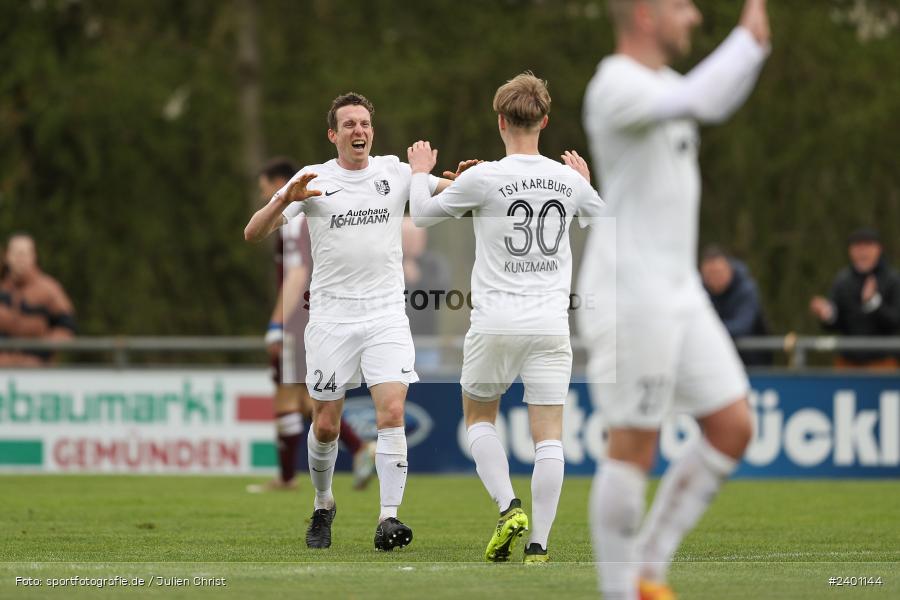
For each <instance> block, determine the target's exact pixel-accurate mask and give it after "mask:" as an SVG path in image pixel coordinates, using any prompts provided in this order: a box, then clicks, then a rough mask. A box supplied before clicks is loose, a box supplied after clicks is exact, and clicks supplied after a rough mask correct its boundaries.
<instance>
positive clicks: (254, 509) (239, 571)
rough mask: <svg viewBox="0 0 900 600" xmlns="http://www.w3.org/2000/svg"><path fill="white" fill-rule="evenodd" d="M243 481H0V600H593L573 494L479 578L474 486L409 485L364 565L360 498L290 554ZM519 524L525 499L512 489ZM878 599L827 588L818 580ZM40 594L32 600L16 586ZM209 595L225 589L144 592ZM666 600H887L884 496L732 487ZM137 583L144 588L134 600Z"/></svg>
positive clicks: (478, 491) (280, 497) (893, 487)
mask: <svg viewBox="0 0 900 600" xmlns="http://www.w3.org/2000/svg"><path fill="white" fill-rule="evenodd" d="M251 481H259V478H255V479H250V478H241V477H205V476H204V477H190V476H180V477H162V476H160V477H153V476H82V475H59V476H51V475H5V476H0V490H2V495H0V497H2V498H3V502H2V507H3V509H2V513H0V514H2V516H0V540H2V543H0V560H2V561H3V562H2V563H0V598H72V597H75V598H145V597H147V598H195V597H204V596H208V597H210V598H213V597H215V598H220V597H229V598H252V599H253V600H260V599H263V598H283V597H287V596H290V597H292V598H298V599H303V598H329V599H331V598H360V599H363V598H391V599H397V598H427V599H439V598H465V599H466V600H474V599H477V598H523V597H527V598H559V597H565V598H596V597H598V594H597V592H596V578H595V569H594V565H593V564H591V560H592V559H591V547H590V537H589V536H590V534H589V530H588V525H587V496H588V492H589V488H590V480H589V479H584V478H570V479H567V480H566V483H565V486H564V488H563V496H562V500H561V502H560V507H559V514H558V516H557V520H556V525H555V527H554V530H553V534H552V536H551V538H550V553H551V558H552V561H553V562H552V563H551V564H549V565H543V566H529V567H526V566H524V565H522V564H521V563H520V562H518V561H520V560H521V548H522V546H521V544H519V545H518V546H517V548H516V554H515V557H516V558H517V559H518V560H517V561H515V562H511V563H508V564H487V563H483V562H481V556H482V552H483V551H484V546H485V544H486V543H487V540H488V538H489V537H490V535H491V532H492V528H493V525H494V523H495V519H496V510H495V507H493V505H492V503H491V501H490V499H489V498H488V496H487V494H486V493H485V492H484V490H483V489H482V487H481V484H480V482H479V481H478V479H477V477H475V475H471V476H452V477H451V476H425V475H413V476H411V477H410V480H409V484H408V486H407V491H406V497H405V498H404V505H403V506H402V507H401V511H400V517H401V519H403V520H404V521H405V522H407V523H408V524H409V525H410V526H411V527H412V528H413V531H414V533H415V539H414V540H413V543H412V545H410V546H409V547H408V548H405V549H403V550H400V551H395V552H393V553H376V552H375V551H374V550H373V549H372V538H373V535H374V530H375V521H376V518H377V516H378V489H377V483H376V484H373V485H372V486H371V487H370V488H369V489H368V490H366V491H364V492H355V491H352V490H351V489H350V479H349V477H347V476H344V475H341V476H338V478H337V480H336V483H335V495H336V498H337V502H338V514H337V519H336V521H335V525H334V543H333V545H332V547H331V548H330V549H329V550H324V551H322V550H319V551H312V550H308V549H306V547H305V545H304V543H303V533H304V531H305V527H306V523H305V520H306V518H307V517H308V516H309V512H310V511H311V506H312V498H311V494H310V486H309V483H308V481H305V480H304V481H302V484H301V490H300V491H299V492H279V493H270V494H266V495H250V494H247V493H246V492H245V491H244V487H245V485H246V484H247V483H250V482H251ZM515 487H516V489H517V490H518V491H519V493H520V494H521V495H522V496H523V500H524V504H525V508H526V511H527V510H529V509H530V507H529V505H528V496H529V483H528V480H527V479H526V478H517V479H516V480H515ZM73 576H78V577H86V578H111V577H115V576H121V577H124V578H134V577H140V578H143V579H144V580H145V586H144V587H134V586H129V587H106V588H105V589H103V590H98V589H97V588H94V587H74V588H73V587H68V586H67V587H57V588H52V589H51V588H50V587H48V584H47V579H48V578H60V579H62V578H67V577H73ZM832 576H834V577H861V576H864V577H880V578H881V581H882V584H881V585H866V586H861V585H859V583H858V582H857V586H856V587H852V586H846V585H845V586H830V585H829V584H828V578H829V577H832ZM16 577H33V578H40V580H42V581H43V582H44V585H42V586H41V587H34V586H24V585H22V584H19V585H18V586H17V585H16ZM156 577H167V578H173V577H174V578H184V579H187V580H188V581H189V582H191V583H193V578H194V577H206V578H211V579H214V578H224V579H225V581H226V583H227V586H226V587H201V586H198V585H193V584H192V585H190V586H184V587H172V586H162V585H157V583H156V581H157V580H156V579H155V578H156ZM671 580H672V584H673V585H674V587H675V589H676V591H677V592H678V593H679V597H680V598H682V599H683V600H689V599H691V598H730V599H733V598H786V599H804V598H811V599H815V600H825V599H828V598H841V599H844V598H870V597H871V598H875V597H879V598H900V482H898V481H804V482H797V481H735V482H730V483H729V484H728V485H727V486H726V488H725V489H724V490H723V491H722V493H721V495H720V496H719V498H718V500H717V501H716V503H715V504H714V505H713V508H712V509H711V510H710V512H709V513H708V514H707V515H706V516H705V517H704V518H703V520H702V521H701V523H700V525H699V526H698V528H697V529H696V530H695V531H694V532H692V533H691V534H690V535H689V537H688V538H687V539H686V540H685V543H684V545H683V546H682V548H681V550H680V552H679V554H678V555H677V557H676V562H675V564H674V565H673V567H672V572H671ZM148 581H149V582H150V583H146V582H148Z"/></svg>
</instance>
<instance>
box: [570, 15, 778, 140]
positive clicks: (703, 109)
mask: <svg viewBox="0 0 900 600" xmlns="http://www.w3.org/2000/svg"><path fill="white" fill-rule="evenodd" d="M697 17H698V20H697V23H699V13H697ZM648 35H650V34H649V32H643V31H642V30H641V29H640V27H638V26H636V25H634V24H633V23H632V24H630V25H627V26H625V27H624V28H622V26H621V25H620V29H619V30H618V36H619V38H620V44H619V49H618V51H619V53H622V54H626V55H629V56H632V57H633V58H636V60H638V62H641V63H643V64H644V65H645V66H648V67H650V69H653V70H656V69H659V68H661V67H662V66H663V65H661V64H655V61H654V60H653V59H652V58H649V55H648V56H644V55H642V53H641V50H640V48H642V43H643V42H645V41H646V40H645V39H643V38H642V36H648ZM769 40H770V34H769V20H768V13H767V12H766V0H746V2H745V5H744V10H743V14H742V16H741V20H740V22H739V23H738V26H737V27H735V29H734V30H733V31H732V32H731V34H730V35H729V36H728V37H727V38H726V39H725V40H724V41H723V42H722V43H721V44H720V45H719V46H718V47H717V48H716V49H715V50H714V51H713V52H712V53H711V54H710V55H709V56H707V57H706V58H705V59H704V60H703V61H701V62H700V63H699V64H698V65H697V66H696V67H694V68H693V69H692V70H691V71H690V72H689V73H688V74H687V75H686V76H684V77H682V78H680V79H676V78H672V79H670V80H667V81H661V80H659V79H650V78H643V79H641V78H633V77H628V85H624V86H620V87H617V89H615V90H611V89H610V88H609V85H603V86H597V87H596V88H595V89H593V90H591V89H589V90H588V97H587V102H588V103H589V104H593V103H597V104H598V105H602V108H601V109H600V111H599V114H598V115H597V116H598V117H601V118H603V119H605V120H608V121H610V122H612V123H614V124H615V125H616V126H617V127H619V128H622V129H628V128H635V127H638V128H639V127H644V126H648V125H651V124H653V123H656V122H659V121H665V120H669V119H683V118H690V119H694V120H697V121H700V122H704V123H718V122H722V121H724V120H726V119H727V118H728V117H730V116H731V115H732V114H733V113H734V111H736V110H737V109H738V108H739V107H740V106H741V105H742V104H743V103H744V101H745V100H746V99H747V96H748V95H749V94H750V91H751V90H752V89H753V85H754V83H755V82H756V79H757V76H758V75H759V71H760V69H761V68H762V65H763V63H764V62H765V59H766V57H767V56H768V54H769V50H770V47H769ZM688 47H689V46H688ZM641 57H644V58H645V60H641ZM670 59H671V57H670ZM622 75H623V76H624V77H627V75H624V74H622Z"/></svg>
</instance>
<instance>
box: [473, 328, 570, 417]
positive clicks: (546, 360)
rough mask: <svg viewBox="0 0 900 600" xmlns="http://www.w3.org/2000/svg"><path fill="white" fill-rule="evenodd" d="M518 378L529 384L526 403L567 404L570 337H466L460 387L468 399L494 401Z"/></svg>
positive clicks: (526, 389) (485, 334)
mask: <svg viewBox="0 0 900 600" xmlns="http://www.w3.org/2000/svg"><path fill="white" fill-rule="evenodd" d="M516 377H521V378H522V383H523V384H525V397H524V401H525V403H527V404H543V405H559V404H565V403H566V396H567V395H568V393H569V380H570V379H571V377H572V344H571V342H570V340H569V336H567V335H496V334H488V333H476V332H473V331H469V332H468V333H467V334H466V341H465V344H464V345H463V367H462V376H461V378H460V384H461V385H462V389H463V391H464V392H465V393H466V395H467V396H469V397H470V398H472V399H474V400H484V401H488V400H492V399H494V398H496V397H497V396H501V395H503V394H504V393H505V392H506V390H508V389H509V386H510V385H511V384H512V382H513V381H515V379H516Z"/></svg>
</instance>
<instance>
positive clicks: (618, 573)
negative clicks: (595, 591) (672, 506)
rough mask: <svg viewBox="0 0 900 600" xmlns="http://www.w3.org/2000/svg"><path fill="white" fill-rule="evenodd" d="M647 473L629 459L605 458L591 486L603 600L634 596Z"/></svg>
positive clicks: (626, 599) (595, 555) (628, 599)
mask: <svg viewBox="0 0 900 600" xmlns="http://www.w3.org/2000/svg"><path fill="white" fill-rule="evenodd" d="M646 487H647V475H646V474H645V473H644V471H643V470H641V469H640V468H639V467H638V466H636V465H633V464H631V463H627V462H622V461H617V460H611V459H607V460H605V461H603V464H602V465H601V466H600V470H599V471H598V472H597V475H596V477H595V478H594V485H593V488H592V489H591V500H590V507H591V533H592V535H593V542H594V557H595V560H596V561H597V570H598V573H599V575H600V590H601V591H602V592H603V598H604V599H605V600H636V598H637V577H638V566H639V563H638V560H639V557H638V547H637V534H638V527H639V526H640V523H641V517H642V516H643V513H644V493H645V491H646Z"/></svg>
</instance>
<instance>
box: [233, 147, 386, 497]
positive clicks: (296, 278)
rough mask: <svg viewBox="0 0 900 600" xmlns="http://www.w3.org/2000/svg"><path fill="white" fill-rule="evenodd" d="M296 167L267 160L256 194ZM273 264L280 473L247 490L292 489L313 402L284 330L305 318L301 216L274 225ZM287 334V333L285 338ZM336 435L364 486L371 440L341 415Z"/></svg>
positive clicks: (269, 337) (271, 344)
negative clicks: (285, 374) (275, 276)
mask: <svg viewBox="0 0 900 600" xmlns="http://www.w3.org/2000/svg"><path fill="white" fill-rule="evenodd" d="M297 171H298V167H297V165H296V163H295V162H294V161H293V160H291V159H289V158H284V157H276V158H273V159H271V160H269V161H268V162H267V163H266V164H265V166H263V168H262V169H261V170H260V173H259V178H258V180H257V184H258V187H259V191H260V196H261V197H262V198H263V199H264V201H265V202H268V201H269V199H270V198H271V197H272V195H273V194H275V192H277V191H278V190H279V189H281V188H282V187H283V186H284V185H285V184H286V183H287V182H288V181H290V179H291V177H293V175H294V174H295V173H296V172H297ZM275 265H276V267H277V269H278V300H277V302H276V303H275V308H274V309H273V310H272V316H271V318H270V320H269V327H268V331H267V333H266V346H267V349H268V352H269V359H270V362H271V365H272V379H273V381H274V382H275V430H276V434H277V438H278V465H279V474H278V476H277V477H275V478H274V479H271V480H269V481H267V482H266V483H264V484H262V485H260V484H251V485H248V486H247V491H248V492H251V493H260V492H269V491H277V490H294V489H296V488H297V482H296V480H295V479H294V475H295V473H296V468H297V467H296V463H297V449H298V447H299V444H300V439H301V437H302V434H303V419H304V418H305V419H307V421H311V420H312V402H311V401H310V398H309V391H308V390H307V388H306V383H305V380H306V356H305V348H304V345H303V338H302V337H299V336H296V335H293V336H292V335H288V336H285V335H284V331H285V324H286V323H287V324H288V328H287V329H288V331H289V332H300V333H301V334H302V332H303V330H304V328H305V327H306V323H307V321H308V320H309V319H308V316H309V314H308V312H307V310H305V309H304V308H303V304H304V303H303V302H301V301H300V300H301V299H302V298H303V294H304V292H305V291H306V290H307V286H308V284H309V276H310V273H311V271H312V256H311V254H310V243H309V227H308V226H307V223H306V220H305V219H304V218H297V219H294V220H292V221H291V222H290V223H289V224H287V225H285V226H284V227H282V228H280V229H279V230H278V236H277V240H276V244H275ZM285 337H287V339H285ZM282 363H285V364H286V366H287V367H288V368H290V369H291V370H292V372H291V373H290V374H289V377H287V378H284V377H282ZM340 427H341V431H340V440H341V441H342V442H344V444H345V445H346V447H347V449H348V450H349V451H350V453H351V454H352V455H353V484H354V488H356V489H363V488H365V487H366V485H367V484H368V482H369V480H370V479H371V478H372V476H373V474H374V470H375V464H374V454H375V449H374V443H373V442H369V443H363V441H362V440H361V439H360V438H359V436H358V435H357V434H356V432H355V431H354V430H353V428H352V427H351V426H350V424H349V423H347V422H346V421H341V426H340Z"/></svg>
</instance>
